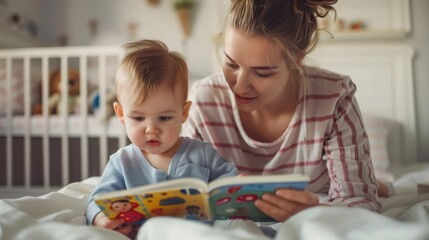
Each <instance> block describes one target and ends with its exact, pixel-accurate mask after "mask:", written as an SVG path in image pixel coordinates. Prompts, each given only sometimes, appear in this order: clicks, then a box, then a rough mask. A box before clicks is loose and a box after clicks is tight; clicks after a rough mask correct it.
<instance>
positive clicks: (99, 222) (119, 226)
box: [94, 212, 132, 235]
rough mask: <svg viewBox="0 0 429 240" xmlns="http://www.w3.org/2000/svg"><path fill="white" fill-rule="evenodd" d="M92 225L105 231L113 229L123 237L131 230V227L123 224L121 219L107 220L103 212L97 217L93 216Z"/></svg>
mask: <svg viewBox="0 0 429 240" xmlns="http://www.w3.org/2000/svg"><path fill="white" fill-rule="evenodd" d="M94 225H95V226H99V227H104V228H107V229H113V230H115V231H118V232H120V233H122V234H124V235H128V234H129V233H130V232H131V230H132V226H131V225H126V224H124V220H123V219H114V220H112V219H109V218H108V217H106V215H104V213H103V212H99V213H98V214H97V216H95V219H94Z"/></svg>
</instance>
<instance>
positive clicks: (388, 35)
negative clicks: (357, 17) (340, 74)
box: [320, 30, 408, 42]
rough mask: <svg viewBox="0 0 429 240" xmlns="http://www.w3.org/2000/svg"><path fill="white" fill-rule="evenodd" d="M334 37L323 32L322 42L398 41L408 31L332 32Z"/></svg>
mask: <svg viewBox="0 0 429 240" xmlns="http://www.w3.org/2000/svg"><path fill="white" fill-rule="evenodd" d="M331 33H332V35H333V38H332V36H331V35H330V34H329V33H327V32H321V34H320V36H321V40H322V41H324V42H330V41H347V40H376V39H384V40H386V39H398V38H403V37H405V36H407V35H408V31H406V30H359V31H344V32H335V31H333V32H331Z"/></svg>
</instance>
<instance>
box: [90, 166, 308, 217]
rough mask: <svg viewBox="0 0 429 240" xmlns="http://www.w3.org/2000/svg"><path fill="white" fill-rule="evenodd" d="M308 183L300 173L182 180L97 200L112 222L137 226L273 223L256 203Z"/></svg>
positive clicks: (110, 194) (122, 191) (98, 197)
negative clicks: (176, 221)
mask: <svg viewBox="0 0 429 240" xmlns="http://www.w3.org/2000/svg"><path fill="white" fill-rule="evenodd" d="M308 181H309V178H308V177H307V176H304V175H301V174H282V175H260V176H243V177H224V178H220V179H216V180H214V181H212V182H210V183H209V184H207V183H206V182H204V181H202V180H200V179H197V178H181V179H175V180H170V181H166V182H161V183H157V184H153V185H147V186H142V187H136V188H131V189H126V190H121V191H116V192H110V193H103V194H99V195H97V196H95V198H94V200H95V202H96V203H97V205H98V206H99V207H100V208H101V210H102V211H103V212H104V214H105V215H106V216H107V217H109V218H110V219H117V218H123V219H124V220H125V222H127V223H134V224H141V223H143V221H144V220H145V219H147V218H150V217H154V216H175V217H182V218H187V219H194V220H226V219H248V220H253V221H257V222H272V221H275V220H273V219H272V218H271V217H269V216H267V215H265V214H264V213H262V212H261V211H260V210H259V209H258V208H256V206H255V205H254V201H255V200H256V199H258V198H261V197H262V195H263V194H264V193H274V192H275V191H276V190H277V189H282V188H288V189H298V190H303V189H304V188H305V187H306V186H307V184H308Z"/></svg>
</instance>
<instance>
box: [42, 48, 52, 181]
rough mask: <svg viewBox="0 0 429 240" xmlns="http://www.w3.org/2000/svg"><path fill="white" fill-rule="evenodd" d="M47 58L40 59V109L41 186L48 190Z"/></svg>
mask: <svg viewBox="0 0 429 240" xmlns="http://www.w3.org/2000/svg"><path fill="white" fill-rule="evenodd" d="M48 71H49V69H48V57H47V56H43V57H42V104H43V105H42V108H43V110H42V111H43V123H44V124H43V125H44V126H45V129H43V186H44V188H45V189H48V188H49V187H50V185H51V177H50V176H51V175H50V174H51V173H50V171H49V167H50V166H51V164H50V162H49V159H50V155H49V154H50V153H49V127H48V126H49V125H48V124H49V118H48V117H49V109H48V94H49V92H48V91H49V78H48V76H49V75H48Z"/></svg>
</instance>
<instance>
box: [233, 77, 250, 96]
mask: <svg viewBox="0 0 429 240" xmlns="http://www.w3.org/2000/svg"><path fill="white" fill-rule="evenodd" d="M249 89H250V79H249V74H247V73H246V72H245V71H239V72H238V73H237V79H236V82H235V92H236V93H237V94H243V93H246V92H247V91H249Z"/></svg>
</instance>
